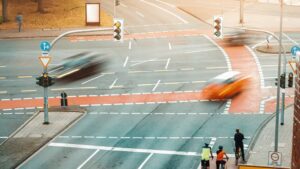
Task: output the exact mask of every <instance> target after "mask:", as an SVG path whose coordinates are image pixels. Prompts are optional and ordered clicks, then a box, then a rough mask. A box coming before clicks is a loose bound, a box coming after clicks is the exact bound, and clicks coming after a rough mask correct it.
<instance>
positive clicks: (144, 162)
mask: <svg viewBox="0 0 300 169" xmlns="http://www.w3.org/2000/svg"><path fill="white" fill-rule="evenodd" d="M152 156H153V153H151V154H149V156H148V157H147V158H146V159H145V160H144V161H143V163H142V164H141V165H140V166H139V168H138V169H142V168H143V167H144V165H145V164H146V163H147V161H148V160H149V159H150V158H151V157H152Z"/></svg>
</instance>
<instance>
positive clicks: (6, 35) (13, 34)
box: [0, 27, 112, 39]
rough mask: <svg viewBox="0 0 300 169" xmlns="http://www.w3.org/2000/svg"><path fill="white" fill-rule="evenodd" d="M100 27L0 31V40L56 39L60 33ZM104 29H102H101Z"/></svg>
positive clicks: (104, 33) (103, 33) (86, 34)
mask: <svg viewBox="0 0 300 169" xmlns="http://www.w3.org/2000/svg"><path fill="white" fill-rule="evenodd" d="M96 28H101V27H79V28H63V29H61V28H57V29H24V30H22V31H21V32H18V30H17V29H12V30H0V39H13V38H48V37H57V36H59V35H61V34H62V33H65V32H67V31H72V30H85V29H96ZM103 28H104V27H103ZM111 34H112V31H98V32H91V33H80V34H79V33H76V35H85V36H88V35H111Z"/></svg>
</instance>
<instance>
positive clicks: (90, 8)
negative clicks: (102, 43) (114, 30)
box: [85, 0, 100, 26]
mask: <svg viewBox="0 0 300 169" xmlns="http://www.w3.org/2000/svg"><path fill="white" fill-rule="evenodd" d="M85 24H86V25H87V26H100V0H86V3H85Z"/></svg>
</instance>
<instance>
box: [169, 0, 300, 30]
mask: <svg viewBox="0 0 300 169" xmlns="http://www.w3.org/2000/svg"><path fill="white" fill-rule="evenodd" d="M167 2H169V3H174V2H175V3H176V6H177V7H178V8H179V9H181V10H183V11H185V12H186V13H189V14H191V15H193V16H195V17H196V18H198V19H200V20H202V21H204V22H206V23H209V24H212V23H213V16H214V15H221V16H223V25H224V26H227V27H242V26H244V27H247V28H256V29H264V30H269V31H279V19H280V5H279V4H270V3H260V2H257V0H246V1H245V5H244V24H243V25H242V24H239V19H240V1H238V0H226V1H220V0H210V1H200V0H197V1H195V0H185V1H182V0H167ZM299 16H300V6H288V5H284V7H283V31H299V30H300V18H299Z"/></svg>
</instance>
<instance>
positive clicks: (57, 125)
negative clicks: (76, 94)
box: [0, 108, 84, 169]
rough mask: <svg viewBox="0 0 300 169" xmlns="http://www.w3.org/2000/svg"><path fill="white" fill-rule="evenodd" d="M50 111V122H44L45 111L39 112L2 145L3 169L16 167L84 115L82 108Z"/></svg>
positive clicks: (1, 159)
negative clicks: (46, 123)
mask: <svg viewBox="0 0 300 169" xmlns="http://www.w3.org/2000/svg"><path fill="white" fill-rule="evenodd" d="M52 110H53V111H52ZM49 111H51V112H49V119H50V124H48V125H44V124H43V121H44V120H43V119H44V113H43V112H39V113H37V114H35V115H33V117H32V118H31V119H30V120H28V121H27V122H26V123H24V125H23V126H21V127H20V128H19V129H18V130H17V131H16V132H15V133H13V134H12V135H11V136H10V137H9V138H8V139H7V140H6V141H5V142H4V143H3V144H1V145H0V168H1V169H10V168H16V167H17V166H18V165H20V164H21V163H22V162H23V161H24V160H26V159H27V158H29V157H30V156H31V155H33V154H34V153H35V152H36V151H38V150H39V149H40V148H42V147H43V146H44V145H45V144H46V143H47V142H49V141H50V140H51V139H53V138H54V137H55V136H56V135H58V134H59V133H61V132H62V131H64V129H66V128H67V127H68V126H70V125H72V124H74V123H76V122H77V121H78V120H79V119H80V117H83V115H84V110H83V109H81V108H80V109H79V108H70V109H63V110H62V109H58V108H54V109H53V108H50V109H49Z"/></svg>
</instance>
